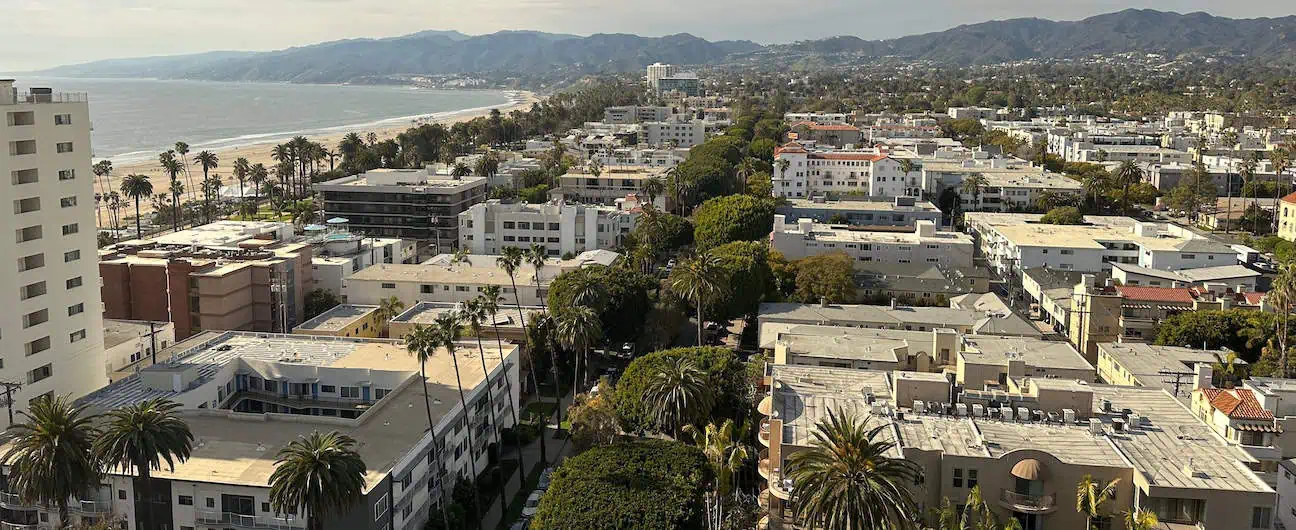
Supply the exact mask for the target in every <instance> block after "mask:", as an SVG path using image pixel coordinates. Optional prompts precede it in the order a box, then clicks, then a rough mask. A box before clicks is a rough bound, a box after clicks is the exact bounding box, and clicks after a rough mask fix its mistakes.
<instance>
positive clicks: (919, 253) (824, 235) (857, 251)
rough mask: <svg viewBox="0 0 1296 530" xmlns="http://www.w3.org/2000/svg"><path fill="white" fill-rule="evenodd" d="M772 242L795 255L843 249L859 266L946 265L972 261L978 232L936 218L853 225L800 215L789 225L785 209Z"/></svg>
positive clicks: (793, 257)
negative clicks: (948, 226) (950, 228)
mask: <svg viewBox="0 0 1296 530" xmlns="http://www.w3.org/2000/svg"><path fill="white" fill-rule="evenodd" d="M770 247H771V248H773V249H774V250H777V251H779V252H781V253H783V255H784V256H785V257H786V258H787V259H789V260H796V259H801V258H805V257H808V256H817V255H820V254H829V253H833V252H842V253H845V254H846V255H848V256H850V257H851V260H852V261H853V262H854V263H855V265H856V266H857V267H860V268H866V267H867V266H868V265H869V264H874V263H901V264H907V263H921V264H925V265H937V266H942V267H969V268H970V267H972V256H973V245H972V236H969V235H967V234H964V233H961V232H938V231H936V224H935V223H933V222H931V221H918V222H917V223H916V226H915V227H914V228H907V227H897V228H893V229H892V228H888V227H880V226H874V227H867V228H859V229H854V228H847V227H841V226H834V225H825V224H818V223H815V222H813V221H811V220H810V219H799V220H797V221H796V223H795V224H794V225H791V226H789V225H787V224H786V218H785V217H784V216H782V215H775V216H774V231H773V232H771V233H770Z"/></svg>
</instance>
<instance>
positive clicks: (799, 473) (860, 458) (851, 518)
mask: <svg viewBox="0 0 1296 530" xmlns="http://www.w3.org/2000/svg"><path fill="white" fill-rule="evenodd" d="M816 427H817V428H816V430H815V431H814V432H813V434H812V440H811V442H810V448H809V449H807V450H804V451H797V452H794V453H792V455H791V456H789V457H788V458H787V459H786V460H785V462H786V466H787V475H788V477H789V478H791V479H792V482H793V488H794V489H795V490H796V491H797V498H798V502H797V503H796V504H795V505H794V513H795V514H796V517H797V519H798V520H799V521H803V522H804V523H805V524H807V525H810V526H814V527H815V528H820V529H823V530H855V529H858V528H889V529H901V528H917V526H918V525H917V523H916V521H915V519H916V517H915V514H917V513H919V510H918V504H917V503H916V502H915V501H914V499H913V494H912V493H911V491H910V489H909V487H910V485H911V484H918V483H921V482H922V480H923V473H922V468H921V467H919V466H918V464H916V463H914V462H913V461H910V460H905V459H903V458H891V457H889V456H887V453H888V452H890V451H891V450H892V449H893V448H894V447H895V443H893V442H885V441H882V440H879V439H878V435H879V434H881V433H882V432H884V431H886V430H887V429H890V428H891V427H890V425H880V426H878V427H874V428H872V429H870V428H868V427H867V426H866V425H865V422H864V420H863V419H862V418H859V417H857V416H855V415H854V414H853V413H851V412H843V411H840V410H839V411H833V410H831V409H829V411H828V417H827V418H826V419H823V420H820V421H819V423H818V425H817V426H816Z"/></svg>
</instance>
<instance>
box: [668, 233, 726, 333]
mask: <svg viewBox="0 0 1296 530" xmlns="http://www.w3.org/2000/svg"><path fill="white" fill-rule="evenodd" d="M723 273H724V271H723V269H721V268H720V258H719V257H716V256H714V255H712V254H711V253H710V252H703V253H702V254H699V255H697V257H694V258H693V259H688V260H684V262H683V263H681V264H680V265H679V267H677V268H676V269H675V271H674V272H672V273H671V276H673V279H672V280H671V290H672V291H675V293H676V294H678V295H680V296H681V297H683V298H684V299H686V300H689V301H692V302H693V305H694V306H696V307H697V345H698V346H701V345H702V326H703V325H704V324H705V322H704V321H703V319H702V317H703V312H702V309H703V307H704V306H706V304H708V303H710V302H711V301H712V300H714V299H715V298H716V297H718V296H720V295H721V294H723V293H724V292H725V290H726V287H725V282H724V279H723V278H722V277H721V276H722V275H723Z"/></svg>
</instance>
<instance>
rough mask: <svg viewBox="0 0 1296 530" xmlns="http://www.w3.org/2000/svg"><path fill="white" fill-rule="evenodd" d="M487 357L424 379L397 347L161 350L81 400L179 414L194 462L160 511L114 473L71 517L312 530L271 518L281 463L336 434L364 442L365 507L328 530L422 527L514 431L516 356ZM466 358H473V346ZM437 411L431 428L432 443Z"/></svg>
mask: <svg viewBox="0 0 1296 530" xmlns="http://www.w3.org/2000/svg"><path fill="white" fill-rule="evenodd" d="M483 347H484V349H485V355H483V356H481V357H478V358H474V359H472V360H471V362H463V361H466V360H467V359H463V358H461V359H460V361H461V362H459V363H458V365H457V367H456V366H455V365H454V363H452V361H451V357H450V355H449V354H448V353H447V352H446V351H445V350H444V349H440V350H438V351H436V352H434V353H433V355H432V356H431V358H430V359H429V360H428V362H427V363H426V365H425V366H424V367H423V368H424V369H425V372H426V379H424V378H423V377H421V376H420V373H419V372H420V366H419V363H418V361H417V360H416V359H415V358H414V357H412V356H411V355H409V352H407V351H406V349H405V346H404V344H403V343H401V342H399V341H385V340H374V339H344V338H335V337H310V336H304V335H274V334H253V333H241V332H219V333H217V332H208V333H203V334H201V335H198V336H195V337H192V338H190V339H189V340H187V341H184V342H181V343H180V344H177V345H175V346H174V347H172V348H170V349H169V350H166V351H164V352H163V353H164V354H165V360H163V359H161V358H160V359H159V364H157V365H154V366H151V367H148V368H145V369H143V370H141V371H140V372H139V373H138V374H134V375H131V376H130V377H127V378H125V379H122V380H120V381H117V382H115V383H113V384H111V385H108V386H107V387H105V388H103V389H101V390H99V391H97V392H94V393H93V394H90V395H89V396H86V397H85V398H84V399H83V400H82V404H83V405H85V406H87V407H88V408H89V409H90V410H91V411H92V412H95V413H102V412H105V411H108V410H113V409H116V408H118V407H121V406H124V405H127V404H131V403H136V402H138V401H139V400H141V399H144V398H146V397H165V398H168V399H171V400H174V401H176V402H178V403H180V404H181V405H182V408H181V409H180V413H181V415H182V417H183V419H184V420H185V422H186V423H187V424H188V425H189V428H190V430H191V431H192V432H193V435H194V447H193V454H192V456H191V457H190V458H189V459H188V460H187V461H185V462H180V463H177V464H176V466H175V468H174V470H172V469H169V468H164V469H161V470H157V471H155V472H154V482H153V484H152V486H151V488H152V496H153V498H152V499H147V498H138V497H137V495H136V493H135V491H134V486H133V484H134V480H133V478H132V477H131V476H129V475H127V476H123V475H120V474H109V475H107V476H105V477H104V478H103V482H102V486H101V487H100V488H99V489H98V490H96V491H93V492H90V493H89V494H88V495H87V496H86V497H87V498H86V499H81V501H82V502H80V503H75V504H73V506H74V507H77V508H74V509H73V510H72V513H73V514H74V517H75V518H77V519H80V520H81V521H86V520H90V519H97V518H103V517H109V518H113V519H115V518H121V519H123V520H125V521H126V524H127V525H128V527H131V528H135V527H137V524H136V523H137V521H136V513H137V511H138V510H139V509H141V508H142V504H143V503H150V504H151V508H152V513H153V517H154V518H155V519H156V520H157V521H158V523H159V527H162V526H163V525H165V527H166V528H277V529H281V530H295V529H299V528H305V522H306V520H305V515H307V514H302V513H298V514H279V513H275V512H274V511H273V510H272V509H271V507H270V503H269V478H270V474H271V473H272V472H273V471H274V469H275V459H276V455H277V453H278V452H279V450H281V449H283V448H284V447H285V446H286V445H287V444H288V443H290V442H292V441H294V440H297V439H298V437H299V436H300V435H301V434H302V433H303V432H309V431H311V430H319V431H325V432H326V431H333V430H337V431H339V432H341V433H342V434H346V435H349V436H351V437H353V438H355V439H357V440H359V441H360V442H361V443H359V444H358V445H357V447H356V448H355V449H356V450H357V451H358V452H359V453H360V456H361V458H363V460H364V462H365V463H366V465H367V469H366V472H365V484H364V489H363V492H362V494H361V496H360V497H358V498H356V499H355V501H354V503H353V504H352V505H350V506H347V507H346V508H345V509H344V510H342V511H341V512H336V513H330V514H328V515H327V516H326V518H325V521H324V528H326V529H330V530H341V529H373V530H384V529H392V530H414V529H419V528H422V527H423V525H424V524H425V523H426V522H427V521H428V520H429V518H432V517H437V515H436V513H437V512H436V510H437V506H438V505H439V504H440V503H441V502H442V500H443V499H446V498H448V496H449V494H450V492H451V491H452V490H453V488H454V484H455V483H456V482H457V481H458V480H461V479H464V478H469V479H471V478H475V477H473V476H472V472H471V470H472V469H473V467H472V466H473V465H474V464H475V466H476V469H477V471H478V472H480V471H481V470H483V469H485V468H486V466H487V464H488V460H489V456H488V453H489V451H488V447H489V445H490V444H491V443H493V441H494V440H493V439H492V437H493V432H494V431H493V429H494V428H496V427H498V428H501V429H502V428H506V427H509V426H511V425H512V416H511V414H510V412H509V407H510V406H516V405H517V400H518V395H517V388H518V387H517V385H516V384H512V385H510V384H506V381H505V378H506V377H507V378H508V381H511V382H516V381H517V376H518V372H517V365H518V349H517V347H515V346H513V345H510V344H505V345H504V347H503V350H500V349H498V348H497V346H496V345H495V344H494V343H491V344H483ZM461 349H463V350H467V349H472V350H473V351H474V352H475V351H476V344H473V345H471V347H470V346H469V345H468V344H464V345H462V346H461ZM483 366H484V367H485V372H484V371H483ZM460 383H461V384H462V389H463V393H464V395H465V399H464V402H465V403H466V404H467V407H464V406H462V405H461V401H460V394H459V386H458V384H460ZM425 386H426V389H425V388H424V387H425ZM510 390H511V391H510ZM425 391H426V392H427V394H428V399H427V402H426V405H425V403H424V392H425ZM427 407H431V415H432V417H433V421H434V423H435V425H434V427H433V428H432V430H431V431H430V432H429V430H428V425H427V423H428V420H427V413H426V408H427ZM128 499H136V500H135V501H131V500H128ZM38 514H39V515H40V518H39V519H38ZM4 517H5V518H6V521H9V522H8V524H9V525H15V524H19V525H21V524H31V525H36V524H37V522H36V521H38V520H45V519H46V518H52V519H54V520H56V519H57V514H48V513H46V510H45V509H44V508H41V507H35V506H25V505H21V503H18V505H12V504H10V503H6V510H5V513H4ZM10 519H12V521H10Z"/></svg>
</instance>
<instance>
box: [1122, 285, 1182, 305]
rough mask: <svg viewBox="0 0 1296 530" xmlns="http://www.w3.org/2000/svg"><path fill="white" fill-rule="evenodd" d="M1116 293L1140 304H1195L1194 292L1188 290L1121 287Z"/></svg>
mask: <svg viewBox="0 0 1296 530" xmlns="http://www.w3.org/2000/svg"><path fill="white" fill-rule="evenodd" d="M1116 292H1117V293H1119V294H1120V295H1121V298H1125V299H1127V300H1132V301H1138V302H1175V303H1182V304H1191V303H1192V302H1193V296H1192V291H1189V290H1188V289H1173V288H1170V287H1137V286H1128V285H1121V286H1118V287H1116Z"/></svg>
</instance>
